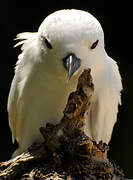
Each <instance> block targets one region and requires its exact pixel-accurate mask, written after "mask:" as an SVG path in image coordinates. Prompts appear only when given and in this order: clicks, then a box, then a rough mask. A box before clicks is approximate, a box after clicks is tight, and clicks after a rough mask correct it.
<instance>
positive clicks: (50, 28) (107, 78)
mask: <svg viewBox="0 0 133 180" xmlns="http://www.w3.org/2000/svg"><path fill="white" fill-rule="evenodd" d="M17 39H18V40H21V41H20V42H19V43H18V44H17V45H16V46H18V45H22V47H21V49H22V53H21V54H20V55H19V57H18V61H17V63H16V67H15V76H14V78H13V81H12V84H11V89H10V93H9V98H8V113H9V125H10V128H11V131H12V137H13V142H14V139H16V140H17V142H18V144H19V148H18V150H17V151H16V153H15V155H17V154H19V153H21V152H23V151H24V150H26V149H27V148H28V147H29V146H30V145H31V144H32V143H34V142H39V141H41V140H42V139H41V135H40V132H39V128H40V127H41V126H44V125H45V124H46V123H47V122H51V123H57V122H58V121H59V120H60V119H61V117H62V115H63V113H62V112H63V109H64V107H65V105H66V102H67V98H68V95H69V93H70V92H72V91H73V90H75V88H76V85H77V79H78V77H79V75H80V73H81V72H82V70H83V69H85V68H91V72H92V77H93V81H94V86H95V90H94V96H93V99H92V104H91V109H90V112H89V114H88V116H87V118H86V127H85V131H86V133H87V134H88V135H89V136H90V137H92V138H93V139H94V140H96V141H97V142H98V141H100V140H103V141H104V142H106V143H108V142H109V141H110V138H111V134H112V130H113V126H114V124H115V122H116V118H117V112H118V104H119V103H120V99H121V98H120V91H121V89H122V84H121V77H120V74H119V70H118V66H117V64H116V62H115V61H114V60H113V59H111V58H110V57H109V56H108V55H107V53H106V51H105V49H104V34H103V30H102V27H101V25H100V23H99V22H98V21H97V20H96V19H95V18H94V17H93V16H92V15H91V14H89V13H87V12H84V11H80V10H61V11H57V12H55V13H53V14H51V15H49V16H48V17H47V18H46V19H45V20H44V21H43V23H42V24H41V26H40V28H39V30H38V32H36V33H21V34H18V35H17ZM92 45H93V46H92ZM69 55H70V57H71V61H69V60H70V58H69ZM65 59H67V61H66V60H65ZM64 60H65V61H64ZM68 61H69V64H68ZM72 61H73V65H72V64H71V62H72ZM69 65H70V66H71V65H72V66H71V68H72V70H70V66H69ZM67 71H68V72H69V75H68V72H67ZM67 76H69V78H68V79H70V80H69V81H68V79H67Z"/></svg>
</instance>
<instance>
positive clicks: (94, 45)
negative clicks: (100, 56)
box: [91, 40, 99, 49]
mask: <svg viewBox="0 0 133 180" xmlns="http://www.w3.org/2000/svg"><path fill="white" fill-rule="evenodd" d="M98 42H99V40H96V41H95V42H94V43H93V44H92V46H91V49H95V48H96V46H97V44H98Z"/></svg>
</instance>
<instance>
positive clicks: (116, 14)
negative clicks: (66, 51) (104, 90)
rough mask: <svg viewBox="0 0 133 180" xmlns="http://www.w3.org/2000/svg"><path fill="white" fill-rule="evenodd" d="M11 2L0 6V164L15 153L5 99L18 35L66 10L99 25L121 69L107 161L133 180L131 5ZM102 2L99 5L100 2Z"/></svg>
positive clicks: (111, 54) (108, 48) (35, 28)
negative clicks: (119, 100)
mask: <svg viewBox="0 0 133 180" xmlns="http://www.w3.org/2000/svg"><path fill="white" fill-rule="evenodd" d="M27 2H28V1H26V0H24V1H17V3H15V1H10V4H9V3H7V2H5V4H3V5H1V11H0V13H1V14H0V15H1V20H0V25H1V28H0V29H1V31H2V32H1V34H0V37H1V40H0V45H1V48H0V50H1V51H0V52H1V56H0V57H1V58H0V121H1V124H0V161H4V160H7V159H9V158H10V155H11V154H12V152H13V150H14V146H13V145H12V143H11V132H10V129H9V126H8V117H7V110H6V104H7V98H8V92H9V88H10V84H11V80H12V78H13V75H14V71H13V68H14V64H15V63H16V61H17V56H18V54H19V53H20V50H19V48H15V49H13V45H14V44H15V42H14V41H13V39H14V38H15V36H16V34H17V33H20V32H25V31H27V32H28V31H29V32H34V31H37V29H38V27H39V25H40V23H41V22H42V21H43V19H44V18H45V17H46V16H47V15H48V14H50V13H52V12H54V11H56V10H59V9H64V8H65V9H67V8H70V9H71V8H76V9H82V10H86V11H89V12H90V13H91V14H93V15H94V16H95V17H96V18H97V19H98V20H99V21H100V23H101V25H102V27H103V29H104V33H105V45H106V51H107V53H108V54H109V56H111V57H112V58H113V59H115V60H116V61H117V63H118V65H119V67H120V72H121V76H122V79H123V87H124V91H123V93H122V106H121V107H120V108H119V115H118V121H117V124H116V125H115V128H114V132H113V136H112V140H111V142H110V151H109V157H110V158H111V159H113V160H115V162H116V163H117V164H119V165H120V166H121V168H123V170H124V171H125V172H126V175H127V176H128V177H130V178H131V177H133V165H132V162H133V116H132V112H133V105H132V104H133V103H132V101H133V95H132V91H133V84H132V83H133V81H132V78H133V70H132V61H133V58H132V55H131V53H132V52H133V45H132V40H131V39H132V31H133V30H132V29H133V23H132V22H133V20H132V4H129V3H128V1H123V2H124V3H125V4H124V3H123V4H122V2H121V4H116V3H115V2H113V1H110V2H111V3H108V2H107V3H104V2H103V3H102V4H100V3H99V4H97V2H96V1H95V3H94V4H93V3H92V2H91V1H85V2H84V1H82V2H78V1H76V2H74V1H71V2H69V1H68V0H67V1H56V2H55V3H54V1H49V2H45V1H41V2H40V1H32V4H30V3H29V4H28V3H27ZM100 2H101V1H100Z"/></svg>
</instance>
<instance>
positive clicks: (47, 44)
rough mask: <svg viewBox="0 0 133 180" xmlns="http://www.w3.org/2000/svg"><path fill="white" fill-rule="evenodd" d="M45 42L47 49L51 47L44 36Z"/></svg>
mask: <svg viewBox="0 0 133 180" xmlns="http://www.w3.org/2000/svg"><path fill="white" fill-rule="evenodd" d="M44 41H45V44H46V46H47V48H48V49H53V47H52V45H51V44H50V42H49V41H48V40H47V39H46V38H45V40H44Z"/></svg>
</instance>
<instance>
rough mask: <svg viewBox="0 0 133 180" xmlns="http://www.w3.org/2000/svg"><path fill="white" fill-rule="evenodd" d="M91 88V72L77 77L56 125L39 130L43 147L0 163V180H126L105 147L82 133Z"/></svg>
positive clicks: (39, 146)
mask: <svg viewBox="0 0 133 180" xmlns="http://www.w3.org/2000/svg"><path fill="white" fill-rule="evenodd" d="M93 91H94V85H93V82H92V78H91V75H90V69H89V70H85V71H84V72H83V73H82V75H81V76H80V77H79V80H78V85H77V90H76V91H75V92H72V93H71V94H70V96H69V98H68V103H67V105H66V108H65V110H64V117H63V118H62V119H61V121H60V123H59V124H57V125H52V124H47V125H46V127H41V128H40V132H41V134H42V135H43V138H44V142H43V143H42V144H34V145H33V146H31V147H30V148H29V150H28V151H27V152H24V153H23V154H21V155H19V156H17V157H16V158H15V159H13V160H10V161H7V162H2V163H0V179H13V180H14V179H19V180H20V179H23V180H24V179H27V180H32V179H40V180H41V179H44V180H45V179H47V180H50V179H51V180H52V179H55V180H63V179H64V180H65V179H67V180H87V179H100V178H101V179H113V180H115V179H126V178H125V177H124V174H123V173H122V171H121V170H119V168H118V167H116V165H115V164H113V163H111V162H109V160H108V159H107V157H106V154H107V150H108V146H107V145H106V144H104V143H102V141H101V142H99V144H97V143H96V142H95V141H93V140H92V139H90V138H89V137H87V136H86V135H85V133H84V125H85V115H86V113H87V111H88V110H89V106H90V103H91V97H92V96H93Z"/></svg>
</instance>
